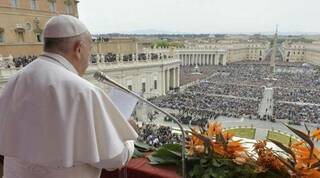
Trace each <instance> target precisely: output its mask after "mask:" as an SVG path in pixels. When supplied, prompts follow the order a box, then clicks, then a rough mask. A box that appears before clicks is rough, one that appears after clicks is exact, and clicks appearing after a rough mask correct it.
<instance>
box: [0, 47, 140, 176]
mask: <svg viewBox="0 0 320 178" xmlns="http://www.w3.org/2000/svg"><path fill="white" fill-rule="evenodd" d="M44 55H45V56H48V57H44V56H41V57H39V58H38V59H37V60H35V61H33V62H32V63H30V64H29V65H27V66H26V67H25V68H23V69H22V70H20V71H19V72H18V73H17V74H15V75H14V76H13V77H12V78H11V79H10V80H9V81H8V83H7V85H6V87H5V88H4V89H3V91H2V95H1V96H0V113H1V114H0V154H1V155H4V156H5V161H4V174H5V175H4V177H5V178H20V177H23V178H57V177H59V178H98V177H99V176H100V172H101V168H106V169H116V168H119V167H121V166H123V165H124V164H125V162H126V161H127V160H128V158H130V157H131V155H132V152H133V141H132V140H135V139H136V138H137V134H136V132H135V131H134V130H133V128H132V127H131V126H130V125H129V124H128V122H127V121H126V119H125V118H123V116H122V114H121V113H120V112H119V110H118V109H117V108H116V107H115V106H114V105H113V103H112V101H111V100H110V98H109V97H108V96H107V95H106V94H105V93H104V92H103V91H102V90H101V89H100V88H98V87H96V86H94V85H92V84H91V83H89V82H88V81H86V80H84V79H82V78H81V77H79V76H78V74H77V72H76V70H75V69H74V67H73V66H72V65H71V64H70V63H69V62H68V61H67V60H66V59H64V58H63V57H62V56H60V55H58V54H53V53H45V54H44Z"/></svg>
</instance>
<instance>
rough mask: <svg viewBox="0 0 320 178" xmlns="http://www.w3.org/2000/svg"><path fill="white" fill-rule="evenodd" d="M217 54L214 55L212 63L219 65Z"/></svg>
mask: <svg viewBox="0 0 320 178" xmlns="http://www.w3.org/2000/svg"><path fill="white" fill-rule="evenodd" d="M219 56H220V54H215V55H214V65H219Z"/></svg>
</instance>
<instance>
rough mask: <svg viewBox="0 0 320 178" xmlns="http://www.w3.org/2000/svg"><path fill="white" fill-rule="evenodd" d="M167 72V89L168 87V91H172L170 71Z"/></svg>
mask: <svg viewBox="0 0 320 178" xmlns="http://www.w3.org/2000/svg"><path fill="white" fill-rule="evenodd" d="M166 71H167V72H166V73H167V78H166V83H167V87H166V91H169V90H170V70H169V69H168V70H166Z"/></svg>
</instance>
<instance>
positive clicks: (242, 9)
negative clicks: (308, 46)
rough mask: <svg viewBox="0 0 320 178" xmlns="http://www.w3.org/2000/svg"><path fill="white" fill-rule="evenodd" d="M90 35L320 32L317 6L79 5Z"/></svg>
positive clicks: (231, 0) (168, 0)
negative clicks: (150, 31) (147, 32)
mask: <svg viewBox="0 0 320 178" xmlns="http://www.w3.org/2000/svg"><path fill="white" fill-rule="evenodd" d="M79 16H80V19H81V20H82V21H83V22H84V23H85V24H86V25H87V26H88V27H89V29H90V31H91V32H92V33H95V34H96V33H112V32H131V31H136V30H146V29H147V30H149V29H153V30H159V31H170V32H192V33H237V32H270V31H274V29H275V26H276V24H279V30H280V31H282V32H320V0H80V3H79Z"/></svg>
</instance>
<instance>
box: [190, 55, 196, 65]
mask: <svg viewBox="0 0 320 178" xmlns="http://www.w3.org/2000/svg"><path fill="white" fill-rule="evenodd" d="M194 61H195V54H192V58H191V65H193V64H194Z"/></svg>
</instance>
